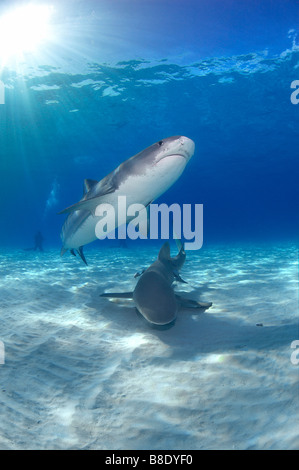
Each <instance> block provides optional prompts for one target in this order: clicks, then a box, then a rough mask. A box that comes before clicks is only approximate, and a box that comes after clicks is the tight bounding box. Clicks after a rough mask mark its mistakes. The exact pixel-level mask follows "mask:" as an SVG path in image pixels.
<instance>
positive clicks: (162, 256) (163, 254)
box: [158, 242, 170, 261]
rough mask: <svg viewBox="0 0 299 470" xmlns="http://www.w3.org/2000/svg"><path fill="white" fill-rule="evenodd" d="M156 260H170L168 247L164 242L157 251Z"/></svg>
mask: <svg viewBox="0 0 299 470" xmlns="http://www.w3.org/2000/svg"><path fill="white" fill-rule="evenodd" d="M158 259H159V260H160V261H165V260H170V246H169V243H168V242H165V243H164V245H163V246H162V248H161V250H160V251H159V255H158Z"/></svg>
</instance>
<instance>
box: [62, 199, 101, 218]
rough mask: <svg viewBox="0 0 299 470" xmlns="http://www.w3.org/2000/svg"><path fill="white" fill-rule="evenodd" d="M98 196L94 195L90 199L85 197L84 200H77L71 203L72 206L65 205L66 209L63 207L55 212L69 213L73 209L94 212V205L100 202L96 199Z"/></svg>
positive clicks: (92, 213)
mask: <svg viewBox="0 0 299 470" xmlns="http://www.w3.org/2000/svg"><path fill="white" fill-rule="evenodd" d="M98 199H99V198H97V197H95V198H92V199H86V200H84V201H79V202H77V203H76V204H73V205H72V206H69V207H67V208H66V209H63V210H62V211H60V212H57V214H58V215H61V214H71V213H72V212H75V211H81V210H84V211H89V212H90V213H91V215H94V214H95V210H96V207H97V206H98V205H99V204H100V201H98Z"/></svg>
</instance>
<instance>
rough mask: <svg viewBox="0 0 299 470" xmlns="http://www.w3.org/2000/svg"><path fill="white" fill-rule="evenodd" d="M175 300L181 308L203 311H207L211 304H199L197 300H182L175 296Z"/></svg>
mask: <svg viewBox="0 0 299 470" xmlns="http://www.w3.org/2000/svg"><path fill="white" fill-rule="evenodd" d="M175 296H176V299H177V300H178V302H179V303H180V305H181V307H183V308H203V309H208V308H210V307H211V306H212V305H213V304H212V302H199V301H197V300H192V299H184V298H183V297H181V296H180V295H177V294H176V295H175Z"/></svg>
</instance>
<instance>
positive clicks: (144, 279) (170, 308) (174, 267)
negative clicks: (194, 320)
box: [101, 242, 212, 327]
mask: <svg viewBox="0 0 299 470" xmlns="http://www.w3.org/2000/svg"><path fill="white" fill-rule="evenodd" d="M177 244H178V246H179V248H180V250H179V253H178V255H177V256H175V257H173V258H172V257H171V256H170V247H169V243H168V242H166V243H164V245H163V246H162V248H161V249H160V252H159V255H158V259H157V260H156V261H155V262H154V263H153V264H151V265H150V266H149V268H147V269H146V270H144V271H143V272H142V273H141V274H138V275H139V276H140V278H139V280H138V282H137V284H136V287H135V289H134V291H132V292H111V293H109V292H107V293H104V294H101V297H109V298H121V299H133V300H134V302H135V305H136V308H137V310H138V312H139V313H141V315H142V316H143V317H144V318H145V319H146V320H147V321H148V322H149V323H150V324H151V326H153V327H164V326H171V325H172V324H174V322H175V320H176V317H177V313H178V310H179V308H180V307H182V308H196V309H202V310H205V309H208V308H210V307H211V306H212V302H199V301H197V300H191V299H185V298H183V297H181V296H180V295H178V294H176V293H175V292H174V290H173V287H172V284H173V282H174V281H175V280H177V281H179V282H185V281H183V280H182V278H181V277H180V275H179V271H180V269H181V268H182V266H183V264H184V262H185V259H186V253H185V250H184V247H183V245H182V244H181V243H180V242H177Z"/></svg>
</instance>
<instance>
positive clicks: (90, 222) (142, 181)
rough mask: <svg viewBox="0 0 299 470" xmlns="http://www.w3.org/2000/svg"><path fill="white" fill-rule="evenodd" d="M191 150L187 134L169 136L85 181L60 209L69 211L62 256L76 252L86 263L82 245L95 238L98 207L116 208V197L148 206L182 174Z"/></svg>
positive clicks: (62, 233)
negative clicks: (77, 197)
mask: <svg viewBox="0 0 299 470" xmlns="http://www.w3.org/2000/svg"><path fill="white" fill-rule="evenodd" d="M194 150H195V144H194V142H193V141H192V140H191V139H189V138H188V137H184V136H174V137H168V138H166V139H163V140H160V141H159V142H156V143H155V144H153V145H151V146H150V147H148V148H146V149H145V150H143V151H141V152H140V153H138V154H136V155H134V156H133V157H131V158H129V159H128V160H125V161H124V162H123V163H121V164H120V165H119V166H118V167H117V168H116V169H115V170H114V171H112V172H111V173H109V174H108V175H107V176H105V178H103V179H102V180H101V181H95V180H89V179H86V180H84V194H83V198H82V199H81V200H80V201H79V202H78V203H76V204H74V205H72V206H70V207H67V208H66V209H64V210H63V211H61V212H59V214H69V215H68V217H67V218H66V220H65V222H64V225H63V227H62V230H61V239H62V243H63V246H62V249H61V255H63V254H64V253H65V252H66V251H67V250H70V252H71V253H72V254H73V255H75V254H76V253H75V251H77V253H78V254H79V255H80V256H81V258H82V260H83V261H84V262H85V264H87V263H86V259H85V257H84V254H83V246H84V245H86V244H87V243H91V242H92V241H94V240H96V238H97V237H96V233H95V227H96V224H97V222H98V221H99V220H100V217H98V216H97V215H96V214H95V213H96V208H97V206H99V205H100V204H103V203H105V204H110V205H112V206H114V207H115V206H116V205H117V201H118V197H119V196H126V198H127V203H128V204H135V203H137V204H142V205H143V206H145V207H147V206H149V204H151V203H152V202H153V201H154V200H155V199H156V198H158V197H159V196H160V195H161V194H163V193H164V192H165V191H166V190H167V189H168V188H170V186H172V185H173V183H174V182H175V181H176V180H177V179H178V178H179V177H180V176H181V174H182V173H183V171H184V169H185V166H186V164H187V163H188V161H189V160H190V158H191V157H192V156H193V154H194ZM128 221H129V220H128V218H127V219H126V222H128ZM116 226H118V225H117V221H116Z"/></svg>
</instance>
